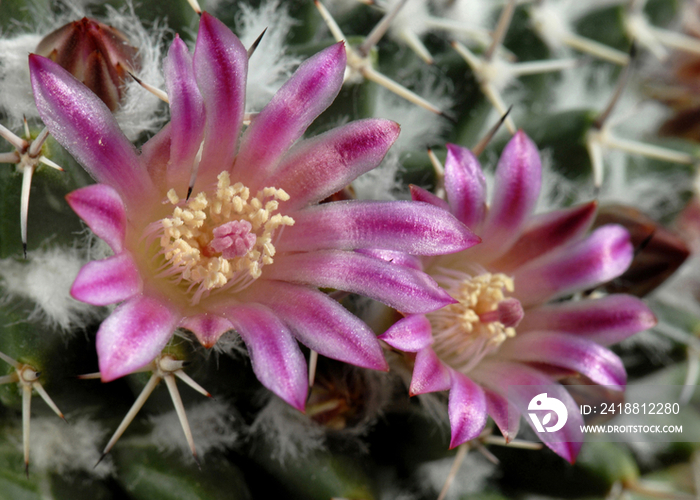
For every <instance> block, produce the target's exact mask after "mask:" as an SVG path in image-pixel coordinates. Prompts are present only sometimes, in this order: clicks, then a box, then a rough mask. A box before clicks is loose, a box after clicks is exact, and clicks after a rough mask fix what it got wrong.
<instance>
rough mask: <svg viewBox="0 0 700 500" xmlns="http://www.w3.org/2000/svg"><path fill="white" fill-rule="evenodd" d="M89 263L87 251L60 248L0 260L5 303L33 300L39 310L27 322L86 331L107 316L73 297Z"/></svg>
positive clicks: (0, 278) (67, 330)
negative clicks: (72, 290) (73, 288)
mask: <svg viewBox="0 0 700 500" xmlns="http://www.w3.org/2000/svg"><path fill="white" fill-rule="evenodd" d="M86 263H87V259H86V258H85V252H84V250H79V249H77V248H65V247H59V246H53V247H50V248H45V249H39V250H34V251H31V252H28V253H27V260H26V261H23V260H22V261H20V260H16V259H14V258H7V259H3V260H0V281H1V282H2V286H3V288H4V290H5V296H4V298H3V300H5V301H10V300H12V299H13V298H23V299H29V300H30V301H32V302H33V303H34V304H35V305H36V307H35V308H34V311H33V312H32V313H31V314H30V316H29V318H27V319H28V320H30V321H34V320H39V321H41V322H43V323H44V324H46V325H47V326H49V327H51V328H56V327H58V328H60V329H61V331H62V332H63V333H68V332H71V331H75V330H76V329H81V328H84V327H85V326H86V325H87V324H89V323H90V322H92V321H94V320H97V319H99V318H100V317H101V316H102V315H103V314H104V312H103V310H101V309H100V308H97V307H95V306H91V305H89V304H85V303H83V302H78V301H77V300H75V299H74V298H73V297H71V296H70V293H69V292H70V288H71V285H72V284H73V281H74V280H75V277H76V276H77V275H78V271H80V268H81V267H82V266H83V265H84V264H86Z"/></svg>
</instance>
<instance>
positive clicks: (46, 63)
mask: <svg viewBox="0 0 700 500" xmlns="http://www.w3.org/2000/svg"><path fill="white" fill-rule="evenodd" d="M29 68H30V72H31V77H32V88H33V89H34V100H35V101H36V106H37V109H38V110H39V114H40V115H41V119H42V120H44V123H45V124H46V127H47V128H48V129H49V132H51V135H52V136H53V137H54V138H55V139H56V140H57V141H58V142H59V144H61V146H63V147H64V148H66V149H67V150H68V152H69V153H70V154H71V155H73V157H74V158H75V159H76V160H78V162H79V163H80V164H81V165H82V166H83V168H85V170H86V171H87V172H88V173H89V174H90V175H91V176H92V177H93V178H94V179H95V180H97V182H101V183H104V184H107V185H109V186H112V187H113V188H115V189H116V190H117V191H118V192H119V193H120V194H121V195H122V196H124V197H125V199H127V200H138V199H140V198H142V197H143V196H145V195H147V194H148V193H149V192H150V191H151V190H152V184H151V181H150V178H149V176H148V174H147V173H146V171H145V170H144V169H143V168H142V167H141V163H140V162H139V158H138V154H137V152H136V148H134V146H133V144H131V142H129V140H128V139H127V138H126V136H125V135H124V133H123V132H122V131H121V129H120V128H119V125H117V121H116V120H115V119H114V116H113V115H112V112H111V111H110V110H109V108H107V106H106V105H105V103H104V102H102V100H101V99H100V98H99V97H97V96H96V95H95V94H93V93H92V91H91V90H89V89H88V88H87V87H86V86H85V85H83V84H82V83H80V82H79V81H78V80H76V79H75V78H74V77H73V76H72V75H71V74H70V73H68V72H67V71H66V70H64V69H63V68H61V67H60V66H59V65H58V64H56V63H54V62H53V61H51V60H49V59H46V58H45V57H41V56H37V55H34V54H32V55H30V56H29Z"/></svg>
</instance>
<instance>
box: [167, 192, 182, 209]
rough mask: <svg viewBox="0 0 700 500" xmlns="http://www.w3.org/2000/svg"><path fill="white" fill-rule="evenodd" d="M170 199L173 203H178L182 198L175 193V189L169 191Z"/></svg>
mask: <svg viewBox="0 0 700 500" xmlns="http://www.w3.org/2000/svg"><path fill="white" fill-rule="evenodd" d="M168 201H169V202H170V203H172V204H173V205H177V204H178V203H180V198H179V197H178V196H177V194H175V190H174V189H171V190H170V191H168Z"/></svg>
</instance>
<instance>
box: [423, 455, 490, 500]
mask: <svg viewBox="0 0 700 500" xmlns="http://www.w3.org/2000/svg"><path fill="white" fill-rule="evenodd" d="M453 462H454V457H448V458H442V459H440V460H434V461H432V462H428V463H425V464H423V465H421V466H420V467H419V468H418V470H417V471H416V474H417V476H418V478H419V480H418V484H420V485H421V486H422V487H423V488H424V490H425V494H426V495H434V494H437V493H438V492H440V490H442V487H443V486H444V484H445V481H446V480H447V476H448V475H449V473H450V469H451V468H452V464H453ZM495 470H496V465H495V464H492V463H491V462H489V461H488V460H486V459H485V458H484V457H483V455H481V454H480V453H477V452H471V453H468V454H467V456H466V457H464V462H462V467H461V468H460V469H459V474H457V475H456V476H455V478H454V482H453V483H452V486H451V487H450V489H449V491H448V492H447V495H446V496H445V497H444V498H445V500H451V499H454V500H456V499H458V498H462V497H463V496H464V495H469V494H474V493H478V492H480V491H482V490H483V489H484V486H485V485H486V482H487V481H488V479H489V477H491V476H492V475H493V473H494V471H495Z"/></svg>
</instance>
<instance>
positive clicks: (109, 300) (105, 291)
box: [70, 252, 142, 306]
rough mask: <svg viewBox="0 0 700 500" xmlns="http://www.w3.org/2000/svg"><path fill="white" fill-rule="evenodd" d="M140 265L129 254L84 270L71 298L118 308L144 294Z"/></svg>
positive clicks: (72, 289) (71, 290) (91, 263)
mask: <svg viewBox="0 0 700 500" xmlns="http://www.w3.org/2000/svg"><path fill="white" fill-rule="evenodd" d="M141 287H142V282H141V276H139V271H138V269H137V268H136V264H134V261H133V260H132V258H131V255H129V254H128V253H126V252H123V253H120V254H117V255H115V256H114V257H109V258H107V259H104V260H93V261H92V262H88V263H87V264H85V265H84V266H83V268H82V269H81V270H80V272H79V273H78V276H77V277H76V278H75V281H74V282H73V286H72V287H71V289H70V294H71V296H72V297H73V298H74V299H76V300H79V301H81V302H85V303H86V304H92V305H93V306H106V305H109V304H116V303H117V302H121V301H123V300H126V299H128V298H130V297H133V296H134V295H136V294H137V293H140V292H141Z"/></svg>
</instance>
